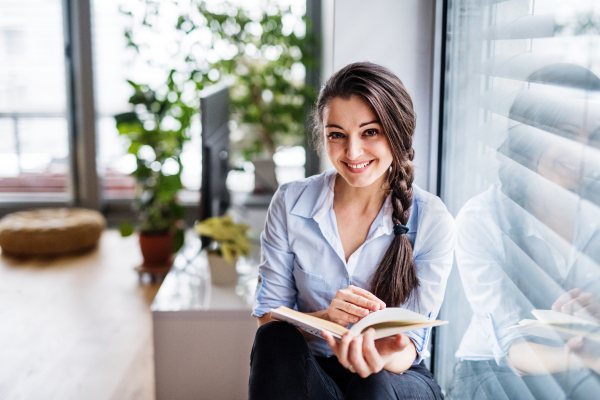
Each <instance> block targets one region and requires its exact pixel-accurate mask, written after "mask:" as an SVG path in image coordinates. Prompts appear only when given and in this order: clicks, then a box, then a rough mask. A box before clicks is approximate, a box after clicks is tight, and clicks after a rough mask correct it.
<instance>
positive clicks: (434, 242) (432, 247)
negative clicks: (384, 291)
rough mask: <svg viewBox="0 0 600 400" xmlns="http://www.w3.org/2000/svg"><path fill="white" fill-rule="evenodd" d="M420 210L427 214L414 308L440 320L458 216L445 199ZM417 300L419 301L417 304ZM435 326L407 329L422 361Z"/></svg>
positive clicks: (422, 227) (419, 244) (421, 236)
mask: <svg viewBox="0 0 600 400" xmlns="http://www.w3.org/2000/svg"><path fill="white" fill-rule="evenodd" d="M426 207H427V209H423V210H421V211H420V214H422V215H423V219H422V221H420V223H419V225H420V226H419V231H420V232H417V237H416V238H415V246H414V247H415V249H417V253H416V254H414V263H415V267H416V269H417V276H418V277H419V296H418V302H412V303H413V304H412V305H411V308H412V309H413V311H416V312H418V313H420V314H423V315H426V316H427V317H429V318H430V319H436V318H437V316H438V313H439V311H440V307H441V306H442V301H443V300H444V294H445V292H446V282H447V281H448V276H449V275H450V271H451V269H452V262H453V259H454V247H455V244H456V229H455V226H454V219H453V218H452V216H451V215H450V213H449V212H448V211H447V210H446V207H445V206H444V205H443V203H442V202H441V200H439V199H438V204H433V205H431V204H428V205H427V206H426ZM415 303H416V304H415ZM431 329H432V328H425V329H417V330H414V331H410V332H406V333H405V335H406V336H408V337H409V338H410V339H411V340H412V341H413V342H414V344H415V348H416V350H417V358H416V359H415V362H414V364H418V363H420V362H421V360H423V359H424V358H426V357H428V356H429V350H428V349H427V347H428V344H429V338H430V336H431Z"/></svg>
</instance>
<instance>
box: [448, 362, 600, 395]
mask: <svg viewBox="0 0 600 400" xmlns="http://www.w3.org/2000/svg"><path fill="white" fill-rule="evenodd" d="M599 393H600V375H598V374H596V373H594V372H593V371H589V370H579V371H567V372H561V373H557V374H552V375H539V376H523V377H520V376H517V375H515V373H514V372H513V371H512V370H511V369H510V368H509V367H501V366H499V365H498V364H497V363H496V361H495V360H487V361H486V360H481V361H467V360H464V361H460V362H459V363H458V364H456V366H455V367H454V377H453V380H452V384H451V386H450V389H449V391H448V393H447V398H448V399H452V400H455V399H456V400H487V399H498V400H536V399H544V400H546V399H548V400H566V399H569V400H589V399H597V398H600V395H599Z"/></svg>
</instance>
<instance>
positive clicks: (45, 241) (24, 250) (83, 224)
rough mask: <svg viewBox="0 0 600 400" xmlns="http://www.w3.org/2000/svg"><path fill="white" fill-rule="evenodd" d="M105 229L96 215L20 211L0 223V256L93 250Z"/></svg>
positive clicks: (70, 211) (79, 211) (60, 210)
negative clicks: (1, 254)
mask: <svg viewBox="0 0 600 400" xmlns="http://www.w3.org/2000/svg"><path fill="white" fill-rule="evenodd" d="M105 226H106V220H105V219H104V217H103V216H102V214H100V213H99V212H97V211H93V210H86V209H83V208H56V209H41V210H34V211H20V212H16V213H13V214H9V215H7V216H5V217H4V218H2V219H0V247H1V248H2V253H4V254H6V255H14V256H55V255H59V254H65V253H73V252H80V251H83V250H88V249H91V248H93V247H95V246H96V245H97V244H98V240H100V235H101V234H102V231H103V230H104V228H105Z"/></svg>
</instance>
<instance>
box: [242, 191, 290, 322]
mask: <svg viewBox="0 0 600 400" xmlns="http://www.w3.org/2000/svg"><path fill="white" fill-rule="evenodd" d="M286 188H287V186H286V185H282V186H280V188H279V189H278V190H277V192H276V193H275V195H274V196H273V200H271V205H270V206H269V210H268V212H267V219H266V222H265V229H264V231H263V232H262V234H261V236H260V243H261V263H260V265H259V267H258V284H257V287H256V292H255V300H254V305H253V307H252V315H253V316H255V317H262V316H263V315H265V314H267V313H269V312H270V311H271V309H273V308H277V307H279V306H286V307H289V308H293V307H294V306H295V305H296V299H297V294H298V290H297V288H296V282H295V280H294V275H293V269H294V257H295V256H294V253H292V252H291V251H290V246H289V242H288V232H287V216H288V213H287V209H286V205H285V193H286Z"/></svg>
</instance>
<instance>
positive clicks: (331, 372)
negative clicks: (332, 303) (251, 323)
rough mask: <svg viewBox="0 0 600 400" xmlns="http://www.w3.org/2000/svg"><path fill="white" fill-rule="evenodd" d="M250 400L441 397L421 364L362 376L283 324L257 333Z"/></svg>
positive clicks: (439, 391)
mask: <svg viewBox="0 0 600 400" xmlns="http://www.w3.org/2000/svg"><path fill="white" fill-rule="evenodd" d="M248 398H249V399H250V400H268V399H276V400H282V399H285V400H287V399H311V400H320V399H327V400H332V399H369V400H377V399H394V400H396V399H424V400H425V399H436V400H437V399H443V398H444V397H443V395H442V392H441V390H440V387H439V386H438V385H437V383H435V381H434V380H433V376H432V375H431V373H430V372H429V370H427V368H425V367H424V366H423V365H414V366H412V367H411V368H410V369H408V370H407V371H405V372H404V373H403V374H401V375H398V374H394V373H392V372H389V371H385V370H383V371H381V372H379V373H377V374H372V375H370V376H369V377H367V378H365V379H363V378H361V377H360V376H359V375H358V374H355V373H352V372H350V371H348V370H347V369H345V368H344V367H343V366H342V365H341V364H340V363H339V362H338V361H337V358H335V357H331V358H325V357H315V356H314V355H313V353H312V351H311V350H310V348H309V347H308V344H307V343H306V340H305V339H304V337H303V336H302V334H301V333H300V332H299V331H298V330H297V329H296V328H294V327H293V326H291V325H289V324H287V323H285V322H268V323H266V324H264V325H262V326H261V327H260V328H259V329H258V331H257V332H256V337H255V339H254V347H253V348H252V356H251V359H250V390H249V394H248Z"/></svg>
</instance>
